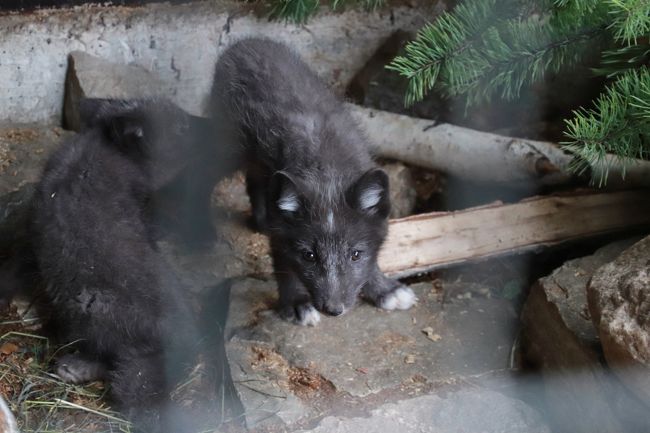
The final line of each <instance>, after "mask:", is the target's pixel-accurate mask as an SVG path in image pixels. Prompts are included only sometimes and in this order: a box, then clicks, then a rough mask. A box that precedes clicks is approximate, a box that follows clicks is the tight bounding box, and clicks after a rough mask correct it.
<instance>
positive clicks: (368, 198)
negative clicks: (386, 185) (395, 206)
mask: <svg viewBox="0 0 650 433" xmlns="http://www.w3.org/2000/svg"><path fill="white" fill-rule="evenodd" d="M382 192H383V189H381V188H380V187H378V186H376V185H372V186H371V187H370V188H368V189H366V190H364V191H361V197H359V206H361V209H362V210H366V209H370V208H371V207H375V206H377V204H379V200H381V194H382Z"/></svg>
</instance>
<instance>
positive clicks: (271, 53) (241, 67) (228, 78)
mask: <svg viewBox="0 0 650 433" xmlns="http://www.w3.org/2000/svg"><path fill="white" fill-rule="evenodd" d="M211 100H212V104H213V105H212V110H213V115H214V116H215V119H216V120H217V123H218V126H219V128H220V129H221V130H222V131H225V130H227V129H228V128H231V129H232V133H233V134H234V136H235V141H236V143H239V144H238V145H235V149H238V150H237V151H238V152H239V154H240V158H242V159H243V160H244V161H245V166H246V168H247V174H246V182H247V189H248V193H249V196H250V199H251V203H252V206H253V216H254V221H255V223H256V225H257V226H258V228H259V229H260V230H264V231H266V232H267V233H268V234H269V236H270V238H271V249H272V254H273V261H274V266H275V273H276V277H277V280H278V288H279V295H280V300H279V302H280V314H281V315H282V316H283V317H284V318H286V319H288V320H292V321H294V322H296V323H299V324H301V325H315V324H317V323H318V322H319V320H320V315H319V313H318V311H317V310H319V311H322V312H325V313H327V314H330V315H334V316H337V315H340V314H343V313H344V312H345V311H346V310H348V309H349V308H350V307H352V306H353V305H354V304H355V302H356V300H357V298H358V296H359V294H362V295H363V296H364V297H365V298H367V299H368V300H370V301H371V302H373V303H374V304H375V305H377V306H379V307H381V308H384V309H387V310H392V309H407V308H410V307H411V306H412V305H413V304H414V303H415V302H416V298H415V295H414V294H413V292H412V291H411V289H409V288H408V287H406V286H403V285H402V284H400V283H399V282H397V281H395V280H392V279H390V278H387V277H386V276H384V275H383V274H382V273H381V271H380V270H379V268H378V266H377V254H378V251H379V248H380V246H381V244H382V242H383V240H384V238H385V236H386V232H387V218H388V213H389V210H390V202H389V198H388V177H387V175H386V174H385V173H384V172H383V171H382V170H381V169H379V168H378V167H377V166H376V165H375V163H374V162H373V161H372V159H371V157H370V154H369V152H368V150H367V146H366V142H365V137H364V136H363V134H362V132H361V131H360V130H359V128H358V126H357V125H356V124H355V123H354V121H353V120H352V119H351V116H350V113H348V111H347V110H346V109H345V107H344V105H343V104H342V103H341V101H340V100H338V99H337V98H336V97H335V96H334V94H333V93H332V92H331V91H330V90H329V89H328V88H327V87H326V86H325V84H324V83H323V82H322V81H321V80H320V79H319V78H318V77H317V76H316V74H314V73H313V72H312V71H311V70H310V69H309V67H308V66H307V65H306V64H305V63H303V62H302V61H301V60H300V58H299V57H298V56H297V55H296V54H294V53H293V52H292V51H291V50H290V49H289V48H288V47H286V46H284V45H282V44H279V43H276V42H273V41H270V40H266V39H247V40H243V41H240V42H237V43H235V44H234V45H232V46H231V47H230V48H228V49H227V50H226V51H225V52H224V53H223V55H222V56H221V57H220V59H219V61H218V62H217V65H216V70H215V75H214V86H213V89H212V99H211Z"/></svg>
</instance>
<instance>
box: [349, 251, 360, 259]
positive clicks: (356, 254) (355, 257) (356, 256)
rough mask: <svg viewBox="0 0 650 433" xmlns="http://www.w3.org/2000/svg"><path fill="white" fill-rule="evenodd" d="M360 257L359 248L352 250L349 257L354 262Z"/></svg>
mask: <svg viewBox="0 0 650 433" xmlns="http://www.w3.org/2000/svg"><path fill="white" fill-rule="evenodd" d="M360 258H361V251H359V250H354V251H352V257H351V259H352V261H353V262H356V261H357V260H359V259H360Z"/></svg>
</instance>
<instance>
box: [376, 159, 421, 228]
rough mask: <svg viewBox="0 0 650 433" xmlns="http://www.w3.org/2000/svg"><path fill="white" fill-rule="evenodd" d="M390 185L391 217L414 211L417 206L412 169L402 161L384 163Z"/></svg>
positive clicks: (403, 215) (405, 214)
mask: <svg viewBox="0 0 650 433" xmlns="http://www.w3.org/2000/svg"><path fill="white" fill-rule="evenodd" d="M381 167H382V168H383V169H384V171H385V172H386V174H388V179H389V182H390V183H389V185H390V205H391V208H390V218H402V217H405V216H408V215H411V214H412V213H413V208H414V207H415V199H416V190H415V180H414V179H413V175H412V174H411V170H410V169H409V167H407V166H406V165H404V164H402V163H400V162H392V163H388V164H382V166H381Z"/></svg>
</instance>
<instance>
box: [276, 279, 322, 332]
mask: <svg viewBox="0 0 650 433" xmlns="http://www.w3.org/2000/svg"><path fill="white" fill-rule="evenodd" d="M276 279H277V282H278V292H279V297H280V299H279V302H278V314H279V315H280V317H282V318H283V319H284V320H287V321H289V322H292V323H295V324H297V325H301V326H316V325H317V324H318V323H319V322H320V313H319V312H318V311H317V310H316V308H314V305H313V304H312V302H311V296H310V295H309V293H308V292H307V289H306V288H305V286H304V285H303V284H302V283H301V282H300V280H299V279H298V278H297V277H296V276H295V275H294V274H293V272H292V271H290V270H288V269H286V268H283V267H280V268H277V267H276Z"/></svg>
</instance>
